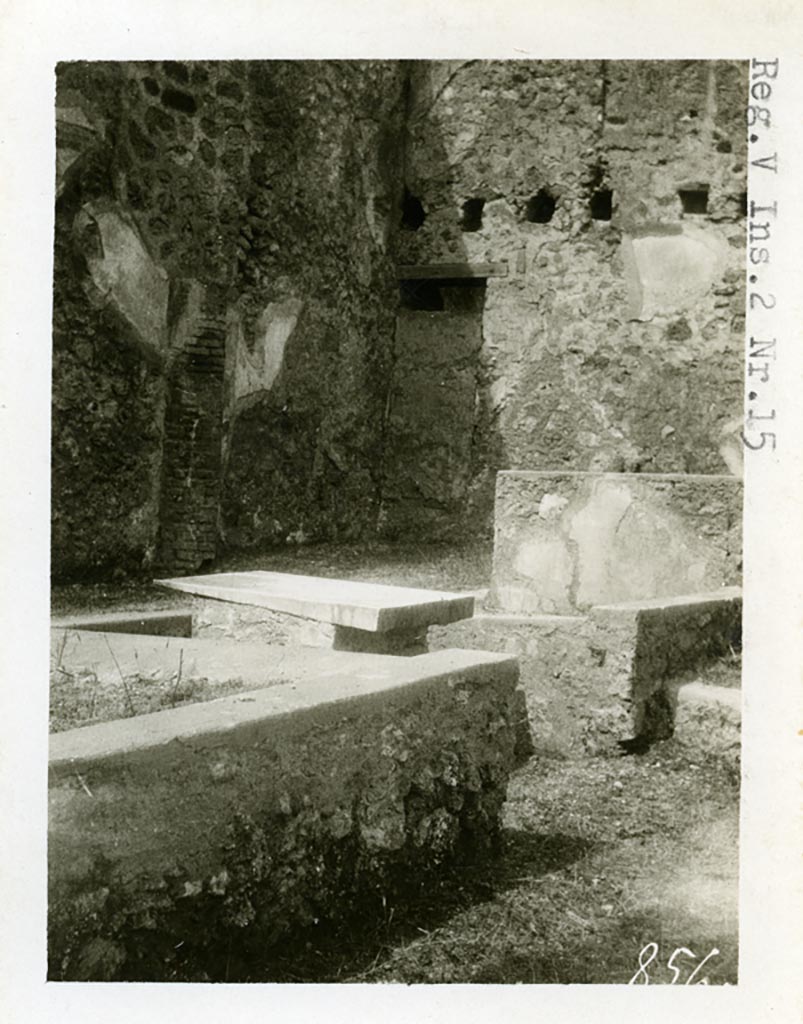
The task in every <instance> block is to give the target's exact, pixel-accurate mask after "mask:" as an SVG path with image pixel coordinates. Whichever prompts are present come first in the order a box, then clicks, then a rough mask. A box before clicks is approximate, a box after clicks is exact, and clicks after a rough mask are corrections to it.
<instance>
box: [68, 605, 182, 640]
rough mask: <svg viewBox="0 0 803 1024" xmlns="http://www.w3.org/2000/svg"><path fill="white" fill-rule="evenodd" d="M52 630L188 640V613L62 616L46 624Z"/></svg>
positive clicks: (174, 611) (164, 612)
mask: <svg viewBox="0 0 803 1024" xmlns="http://www.w3.org/2000/svg"><path fill="white" fill-rule="evenodd" d="M50 625H51V628H52V629H76V630H86V631H91V632H93V633H107V632H108V633H138V634H146V635H149V636H186V637H190V636H192V610H191V609H184V608H181V609H178V608H176V609H171V610H170V611H162V612H103V613H101V614H99V615H62V616H57V617H56V618H53V619H51V620H50Z"/></svg>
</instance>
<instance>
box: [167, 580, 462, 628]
mask: <svg viewBox="0 0 803 1024" xmlns="http://www.w3.org/2000/svg"><path fill="white" fill-rule="evenodd" d="M155 582H156V583H157V584H158V585H159V586H163V587H169V588H171V589H173V590H178V591H181V592H183V593H186V594H193V595H195V596H196V597H202V598H207V599H212V600H216V601H229V602H233V603H235V604H245V605H254V606H257V607H261V608H267V609H270V610H271V611H276V612H284V613H287V614H290V615H297V616H300V617H303V618H307V619H314V620H317V621H319V622H328V623H331V624H333V625H335V626H341V627H346V628H348V629H358V630H363V631H366V632H370V633H400V632H414V631H416V630H421V629H425V628H426V627H428V626H432V625H446V624H447V623H449V622H457V621H458V620H460V619H465V618H470V616H471V615H472V614H473V612H474V596H473V594H454V593H447V592H444V591H439V590H418V589H415V588H412V587H394V586H387V585H384V584H377V583H357V582H354V581H352V580H335V579H325V578H321V577H316V576H301V575H295V574H292V573H278V572H234V573H214V574H211V575H205V576H183V577H177V578H175V579H162V580H156V581H155Z"/></svg>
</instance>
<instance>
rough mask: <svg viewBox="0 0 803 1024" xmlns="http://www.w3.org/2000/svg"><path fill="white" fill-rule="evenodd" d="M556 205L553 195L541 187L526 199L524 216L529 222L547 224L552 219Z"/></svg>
mask: <svg viewBox="0 0 803 1024" xmlns="http://www.w3.org/2000/svg"><path fill="white" fill-rule="evenodd" d="M556 206H557V200H556V199H555V197H554V196H553V195H552V194H551V193H550V192H548V191H547V190H546V189H545V188H541V189H539V190H538V191H537V192H536V194H535V195H534V196H532V197H531V198H530V199H528V200H527V207H526V209H525V211H524V218H525V220H528V221H529V222H530V223H531V224H548V223H549V222H550V221H551V220H552V215H553V214H554V212H555V207H556Z"/></svg>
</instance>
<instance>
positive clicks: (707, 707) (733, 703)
mask: <svg viewBox="0 0 803 1024" xmlns="http://www.w3.org/2000/svg"><path fill="white" fill-rule="evenodd" d="M670 700H671V702H672V707H673V712H674V726H675V728H674V736H675V739H677V740H678V742H679V743H681V744H683V745H684V746H686V747H688V748H689V749H690V750H691V751H695V752H698V753H704V754H705V755H706V756H711V755H713V756H715V757H719V758H721V759H722V760H723V761H725V763H726V764H729V765H730V766H731V767H732V768H733V769H734V770H737V769H738V766H739V762H740V755H741V725H742V693H741V690H738V689H730V688H728V687H724V686H710V685H707V684H704V683H701V682H691V683H683V684H681V685H679V686H675V687H671V688H670Z"/></svg>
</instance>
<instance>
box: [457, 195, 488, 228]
mask: <svg viewBox="0 0 803 1024" xmlns="http://www.w3.org/2000/svg"><path fill="white" fill-rule="evenodd" d="M484 207H485V200H484V199H467V200H466V201H465V202H464V203H463V215H462V217H461V218H460V227H461V228H462V229H463V231H479V230H480V228H481V227H482V211H483V208H484Z"/></svg>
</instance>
